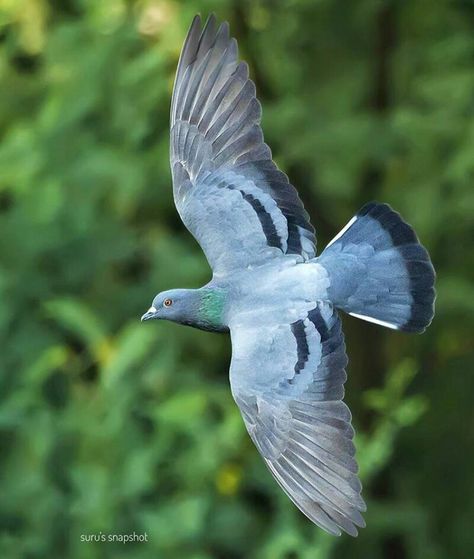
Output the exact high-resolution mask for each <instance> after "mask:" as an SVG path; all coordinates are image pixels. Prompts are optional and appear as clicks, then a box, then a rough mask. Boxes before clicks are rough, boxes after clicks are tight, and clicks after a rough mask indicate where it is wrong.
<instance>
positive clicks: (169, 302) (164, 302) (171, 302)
mask: <svg viewBox="0 0 474 559" xmlns="http://www.w3.org/2000/svg"><path fill="white" fill-rule="evenodd" d="M172 304H173V301H172V300H171V299H165V300H164V301H163V305H164V306H165V307H171V305H172Z"/></svg>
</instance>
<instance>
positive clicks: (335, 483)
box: [142, 16, 435, 536]
mask: <svg viewBox="0 0 474 559" xmlns="http://www.w3.org/2000/svg"><path fill="white" fill-rule="evenodd" d="M260 119H261V105H260V103H259V101H258V100H257V98H256V92H255V85H254V83H253V82H252V81H251V80H250V79H249V69H248V66H247V64H246V63H245V62H242V61H239V56H238V49H237V42H236V40H235V39H234V38H232V37H230V35H229V25H228V24H227V23H226V22H224V23H222V24H221V25H219V26H218V25H217V23H216V18H215V17H214V16H210V17H209V18H208V20H207V22H206V23H205V24H204V25H203V24H202V21H201V18H200V16H196V17H195V18H194V20H193V22H192V24H191V27H190V29H189V32H188V35H187V38H186V40H185V43H184V46H183V49H182V52H181V56H180V59H179V63H178V69H177V73H176V80H175V83H174V90H173V95H172V101H171V116H170V120H171V122H170V129H171V140H170V164H171V170H172V178H173V195H174V202H175V205H176V208H177V210H178V212H179V215H180V217H181V219H182V221H183V223H184V225H185V226H186V227H187V229H188V230H189V231H190V232H191V234H192V235H193V236H194V237H195V239H196V240H197V241H198V243H199V245H200V246H201V248H202V250H203V251H204V253H205V256H206V258H207V261H208V263H209V265H210V267H211V269H212V272H213V275H212V280H211V281H210V282H209V283H208V284H207V285H205V286H204V287H201V288H200V289H171V290H168V291H164V292H162V293H159V294H158V295H157V296H156V297H155V298H154V300H153V303H152V306H151V307H150V309H149V310H148V311H147V312H146V313H145V314H144V315H143V316H142V320H143V321H145V320H151V319H164V320H171V321H173V322H177V323H180V324H185V325H189V326H193V327H195V328H200V329H202V330H208V331H213V332H229V333H230V337H231V342H232V359H231V365H230V385H231V391H232V395H233V398H234V400H235V402H236V403H237V405H238V407H239V408H240V411H241V414H242V417H243V420H244V423H245V426H246V428H247V431H248V433H249V435H250V437H251V439H252V441H253V442H254V443H255V446H256V447H257V449H258V451H259V452H260V454H261V455H262V457H263V460H264V462H265V464H266V466H267V467H268V469H269V470H270V472H271V473H272V474H273V476H274V477H275V479H276V481H277V482H278V484H279V485H280V486H281V488H282V489H283V491H284V492H285V493H286V494H287V495H288V497H289V498H290V499H291V500H292V501H293V503H294V504H295V505H296V506H297V507H298V508H299V509H300V510H301V511H302V512H303V513H304V514H305V515H306V516H307V517H308V518H309V519H310V520H311V521H312V522H314V523H315V524H316V525H317V526H319V527H320V528H322V529H324V530H326V531H327V532H329V533H331V534H334V535H341V533H342V532H346V533H348V534H350V535H352V536H357V534H358V530H357V528H361V527H364V526H365V521H364V519H363V517H362V514H361V513H362V512H364V511H365V510H366V505H365V503H364V500H363V498H362V496H361V491H362V486H361V482H360V480H359V477H358V475H357V473H358V466H357V463H356V459H355V447H354V443H353V437H354V429H353V428H352V425H351V413H350V411H349V408H348V407H347V405H346V404H345V403H344V402H343V397H344V383H345V381H346V378H347V376H346V371H345V368H346V366H347V363H348V358H347V355H346V350H345V343H344V336H343V333H342V330H341V320H340V318H339V311H344V312H346V313H348V314H350V315H352V316H355V317H357V318H360V319H363V320H366V321H369V322H372V323H375V324H378V325H380V326H384V327H387V328H392V329H394V330H402V331H405V332H423V331H424V330H425V328H426V327H427V326H428V325H429V324H430V323H431V320H432V318H433V315H434V299H435V289H434V281H435V272H434V268H433V266H432V264H431V261H430V258H429V255H428V253H427V251H426V249H425V248H424V247H423V246H422V245H421V244H420V242H419V240H418V238H417V236H416V234H415V232H414V231H413V229H412V228H411V227H410V225H408V224H407V223H405V222H404V221H403V219H402V218H401V217H400V215H399V214H398V213H396V212H395V211H394V210H393V209H392V208H391V207H390V206H388V205H387V204H381V203H376V202H371V203H368V204H367V205H365V206H364V207H363V208H362V209H361V210H360V211H359V212H358V213H357V214H356V215H355V216H354V217H353V218H352V219H351V220H350V221H349V223H347V225H346V226H345V227H344V228H343V229H342V230H341V232H340V233H339V234H337V235H336V236H335V237H334V239H333V240H332V241H331V242H330V243H329V244H328V245H327V246H326V248H325V249H324V250H323V251H322V252H321V254H320V255H319V256H317V255H316V237H315V230H314V228H313V227H312V225H311V223H310V220H309V215H308V213H307V212H306V211H305V209H304V207H303V204H302V202H301V200H300V198H299V196H298V193H297V191H296V189H295V188H294V187H293V186H292V185H291V184H290V182H289V180H288V177H287V176H286V175H285V174H284V173H283V172H282V171H280V170H279V169H278V167H277V166H276V165H275V163H274V162H273V161H272V154H271V151H270V148H269V147H268V145H267V144H266V143H265V142H264V138H263V133H262V128H261V126H260Z"/></svg>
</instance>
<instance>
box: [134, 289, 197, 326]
mask: <svg viewBox="0 0 474 559" xmlns="http://www.w3.org/2000/svg"><path fill="white" fill-rule="evenodd" d="M192 291H194V290H191V289H169V290H168V291H162V292H161V293H158V295H157V296H156V297H155V298H154V299H153V302H152V304H151V307H150V308H149V309H148V310H147V312H146V313H145V314H144V315H143V316H142V321H144V320H152V319H164V320H172V321H173V322H184V321H185V320H186V318H187V317H188V316H189V314H190V313H191V312H192V311H193V309H194V306H195V305H194V301H193V297H192V296H191V292H192Z"/></svg>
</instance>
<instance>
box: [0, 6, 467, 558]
mask: <svg viewBox="0 0 474 559" xmlns="http://www.w3.org/2000/svg"><path fill="white" fill-rule="evenodd" d="M198 11H199V12H201V13H202V14H204V15H206V14H207V13H209V12H210V11H215V12H216V14H217V16H218V18H219V19H220V20H222V19H227V20H229V21H230V23H231V29H232V32H233V34H234V35H235V36H236V37H237V38H238V40H239V44H240V50H241V55H242V57H243V58H245V59H246V60H247V61H248V62H249V64H250V68H251V74H252V76H253V78H254V79H255V81H256V84H257V90H258V93H259V97H260V99H261V100H262V103H263V108H264V117H263V125H264V130H265V133H266V139H267V141H268V142H269V144H270V145H271V146H272V148H273V151H274V155H275V159H276V160H277V162H278V164H279V165H280V167H281V168H282V169H284V170H285V171H286V172H287V173H288V174H289V175H290V178H291V180H292V182H293V183H294V184H295V185H296V186H297V187H298V189H299V191H300V193H301V197H302V198H303V200H304V202H305V205H306V207H307V209H308V211H309V213H310V214H311V216H312V220H313V223H314V225H315V226H316V228H317V232H318V240H319V247H320V249H321V248H322V247H324V245H325V244H326V243H327V242H328V241H329V239H330V238H332V236H333V235H334V234H335V233H337V232H338V231H339V230H340V229H341V227H342V226H343V225H344V224H345V223H346V222H347V221H348V220H349V218H350V217H351V216H352V215H353V214H354V213H355V211H356V210H357V209H358V208H359V207H360V206H361V205H362V204H363V203H365V202H367V201H369V200H372V199H377V200H380V201H385V202H388V203H390V204H391V205H392V206H394V207H395V208H396V209H397V210H399V211H400V212H401V213H402V214H403V216H404V217H405V219H407V221H409V222H410V223H411V224H413V226H414V227H415V228H416V231H417V232H418V234H419V236H420V238H421V239H422V241H423V243H424V244H425V245H426V246H427V247H428V249H429V251H430V253H431V255H432V259H433V262H434V265H435V267H436V269H437V273H438V280H437V289H438V299H437V314H436V317H435V320H434V322H433V324H432V326H431V327H430V328H429V330H428V331H427V332H426V334H424V335H423V336H409V335H404V334H400V333H394V332H390V331H385V330H384V329H381V328H377V327H375V326H372V325H370V324H366V323H363V322H361V321H357V320H355V319H351V318H344V326H345V332H346V337H347V344H348V352H349V355H350V364H349V368H348V373H349V380H348V382H347V385H346V387H347V397H346V400H347V402H348V403H349V405H350V406H351V409H352V410H353V414H354V424H355V426H356V429H357V433H358V434H357V438H356V443H357V448H358V459H359V462H360V465H361V475H362V478H363V481H364V496H365V498H366V500H367V503H368V511H367V514H366V520H367V525H368V527H367V528H366V529H365V530H362V531H361V533H360V535H359V538H357V539H351V538H350V537H348V536H343V537H341V538H339V539H337V538H332V537H330V536H327V535H326V534H324V533H323V532H322V531H321V530H319V529H318V528H316V527H314V526H313V525H312V524H311V523H310V522H309V521H307V520H306V519H305V518H304V517H303V516H302V515H301V514H300V513H299V512H298V511H297V510H296V509H295V507H294V506H293V505H292V504H291V503H290V501H289V500H288V499H287V498H286V497H285V496H284V495H283V493H282V492H281V491H280V489H279V488H278V487H277V485H276V483H275V482H274V481H273V479H272V477H271V475H270V474H269V473H268V472H267V470H266V469H265V467H264V465H263V463H262V461H261V460H260V457H259V455H258V453H257V451H256V450H255V449H254V448H253V446H252V444H251V442H250V440H249V438H248V436H247V435H246V432H245V429H244V426H243V423H242V421H241V419H240V415H239V413H238V410H237V408H236V406H235V405H234V403H233V401H232V398H231V394H230V391H229V386H228V364H229V356H230V342H229V340H228V338H227V336H218V335H213V334H208V333H204V332H199V331H196V330H192V329H189V328H185V327H180V326H176V325H173V324H167V323H154V324H150V323H148V324H146V325H143V324H140V322H139V317H140V315H141V314H142V313H143V312H144V311H145V310H146V309H147V308H148V306H149V304H150V302H151V300H152V297H153V296H154V295H155V293H157V292H158V291H160V290H162V289H167V288H171V287H177V286H181V287H197V286H199V285H201V284H203V283H205V282H206V281H208V279H209V277H210V274H209V269H208V267H207V264H206V262H205V259H204V256H203V254H202V253H201V251H200V249H199V247H198V246H197V244H196V243H195V242H194V240H193V239H192V237H191V236H190V234H188V233H187V231H186V230H185V229H184V226H183V225H182V224H181V223H180V221H179V218H178V216H177V214H176V211H175V209H174V207H173V201H172V191H171V182H170V171H169V164H168V111H169V103H170V95H171V88H172V82H173V77H174V72H175V69H176V64H177V60H178V56H179V51H180V48H181V45H182V42H183V40H184V37H185V33H186V30H187V27H188V25H189V23H190V21H191V19H192V16H193V15H194V14H195V12H198ZM0 83H1V87H0V135H1V139H0V238H1V245H0V336H1V346H0V368H1V372H0V448H1V450H0V479H1V494H0V495H1V496H0V533H1V535H0V557H2V558H6V559H15V558H22V559H23V558H27V559H33V558H46V557H48V558H56V557H58V558H59V557H61V558H63V557H68V558H69V557H70V558H73V559H75V558H93V559H94V558H101V557H106V558H109V557H110V558H115V557H133V558H137V559H140V558H149V557H157V558H160V559H161V558H165V559H168V558H170V559H174V558H179V559H181V558H184V557H185V558H187V559H188V558H189V559H210V558H222V559H224V558H225V559H240V558H250V559H257V558H258V559H310V558H311V559H328V558H331V559H338V558H348V557H350V558H352V559H359V558H361V559H362V558H364V559H372V558H387V559H398V558H401V559H414V558H423V559H447V558H449V559H453V558H467V557H473V556H474V530H473V521H474V482H473V472H474V409H473V404H472V402H473V395H474V370H473V363H474V359H473V357H474V342H473V326H474V312H473V311H474V282H473V269H474V254H473V250H472V242H473V240H474V239H473V237H474V221H473V215H474V189H473V183H474V4H473V3H472V2H469V1H466V0H464V1H461V0H458V1H452V0H451V1H448V0H438V1H436V2H433V1H428V0H411V1H397V2H395V1H393V2H390V1H383V0H360V1H354V2H347V1H342V0H319V1H318V0H279V1H271V2H270V1H265V0H252V1H250V0H246V1H238V0H223V1H220V2H218V1H217V0H216V1H210V0H209V1H207V0H206V1H205V0H202V1H199V0H192V1H189V0H187V1H185V2H184V1H183V2H179V1H173V0H143V1H136V2H132V1H128V2H126V1H125V0H101V1H97V0H49V1H48V0H0ZM133 531H135V532H136V533H139V534H143V533H145V532H146V533H147V535H148V543H134V544H131V543H129V544H126V545H125V544H120V543H89V542H82V541H81V535H91V534H101V533H103V534H109V533H116V534H128V533H132V532H133Z"/></svg>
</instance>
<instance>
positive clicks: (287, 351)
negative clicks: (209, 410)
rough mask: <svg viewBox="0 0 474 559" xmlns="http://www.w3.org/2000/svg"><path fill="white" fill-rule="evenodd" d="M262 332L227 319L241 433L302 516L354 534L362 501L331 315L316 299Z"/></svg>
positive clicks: (340, 346) (342, 362) (337, 327)
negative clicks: (301, 314) (289, 318)
mask: <svg viewBox="0 0 474 559" xmlns="http://www.w3.org/2000/svg"><path fill="white" fill-rule="evenodd" d="M263 332H264V338H265V339H262V329H261V328H260V330H259V332H257V329H255V331H253V330H252V326H251V325H250V324H249V326H247V328H246V327H245V326H243V325H242V324H239V325H238V326H234V327H232V325H231V335H232V346H233V352H234V354H235V360H234V359H233V361H232V365H231V386H232V392H233V395H234V398H235V400H236V402H237V404H238V405H239V407H240V409H241V411H242V415H243V418H244V421H245V424H246V426H247V429H248V431H249V434H250V436H251V438H252V439H253V441H254V442H255V444H256V446H257V448H258V449H259V451H260V452H261V454H262V456H263V458H264V461H265V463H266V465H267V466H268V468H269V470H270V471H271V472H272V474H273V475H274V476H275V478H276V480H277V481H278V483H279V484H280V486H281V487H282V488H283V490H284V491H285V492H286V493H287V494H288V496H289V497H290V499H291V500H292V501H293V502H294V503H295V504H296V505H297V506H298V507H299V508H300V510H301V511H302V512H303V513H304V514H306V515H307V516H308V517H309V518H310V519H311V520H312V521H313V522H315V523H316V524H317V525H318V526H320V527H322V528H323V529H325V530H327V531H328V532H330V533H332V534H340V533H341V530H342V531H345V532H347V533H348V534H351V535H353V536H355V535H357V527H363V526H365V522H364V519H363V517H362V515H361V512H362V511H365V509H366V507H365V503H364V501H363V499H362V496H361V490H362V485H361V483H360V480H359V478H358V476H357V471H358V468H357V463H356V461H355V458H354V456H355V447H354V443H353V437H354V429H353V428H352V425H351V413H350V411H349V409H348V408H347V406H346V405H345V404H344V402H343V401H342V398H343V395H344V386H343V385H344V382H345V380H346V373H345V367H346V365H347V357H346V353H345V344H344V339H343V335H342V331H341V324H340V320H339V317H338V315H337V313H336V311H335V310H334V309H333V308H332V307H331V305H330V304H328V303H322V302H319V303H315V307H314V308H313V309H312V310H310V311H309V312H307V315H306V316H305V317H302V318H301V319H300V320H298V321H296V322H294V323H292V324H290V325H287V326H286V327H285V326H284V325H281V324H279V325H275V328H274V329H272V328H271V327H268V328H266V329H265V330H264V331H263ZM259 334H260V335H259ZM252 340H253V343H252ZM239 344H245V345H243V346H242V347H243V348H244V350H245V351H241V349H240V345H239ZM244 355H247V356H248V358H247V359H245V357H243V356H244ZM288 355H292V356H293V357H292V358H291V360H292V361H293V363H294V369H293V371H288V370H287V367H288V362H289V359H288ZM276 363H278V364H281V365H280V367H279V366H275V364H276Z"/></svg>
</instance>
